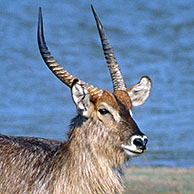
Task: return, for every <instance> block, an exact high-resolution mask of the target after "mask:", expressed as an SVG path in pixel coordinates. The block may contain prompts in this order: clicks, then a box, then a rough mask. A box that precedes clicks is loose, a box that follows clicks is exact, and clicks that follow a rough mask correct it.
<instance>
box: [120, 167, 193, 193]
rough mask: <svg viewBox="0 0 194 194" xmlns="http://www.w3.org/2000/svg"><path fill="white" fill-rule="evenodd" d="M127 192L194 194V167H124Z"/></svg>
mask: <svg viewBox="0 0 194 194" xmlns="http://www.w3.org/2000/svg"><path fill="white" fill-rule="evenodd" d="M124 174H125V175H124V177H123V180H124V185H125V187H126V192H125V193H126V194H133V193H135V194H148V193H149V194H157V193H160V194H161V193H165V194H194V167H191V168H177V167H175V168H171V167H156V166H154V167H138V166H129V167H127V168H125V169H124Z"/></svg>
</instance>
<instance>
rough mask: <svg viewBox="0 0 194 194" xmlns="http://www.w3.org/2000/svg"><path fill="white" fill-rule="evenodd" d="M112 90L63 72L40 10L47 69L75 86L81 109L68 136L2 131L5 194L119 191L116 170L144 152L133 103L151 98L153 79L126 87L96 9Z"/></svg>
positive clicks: (0, 185) (0, 177)
mask: <svg viewBox="0 0 194 194" xmlns="http://www.w3.org/2000/svg"><path fill="white" fill-rule="evenodd" d="M92 11H93V14H94V18H95V21H96V23H97V27H98V32H99V34H100V38H101V42H102V47H103V50H104V55H105V58H106V62H107V64H108V68H109V70H110V75H111V78H112V83H113V88H114V92H113V93H112V92H110V91H108V90H100V89H98V88H97V87H94V86H92V85H89V84H87V83H85V82H83V81H81V80H80V79H78V78H76V77H74V76H73V75H71V74H70V73H68V72H67V71H65V70H64V69H63V68H62V67H61V66H60V65H59V64H58V63H57V62H56V60H55V59H54V58H53V57H52V56H51V53H50V52H49V50H48V48H47V45H46V42H45V39H44V35H43V21H42V13H41V8H40V10H39V19H38V45H39V49H40V53H41V56H42V58H43V60H44V62H45V63H46V65H47V66H48V67H49V69H50V70H51V71H52V72H53V73H54V74H55V75H56V76H57V77H58V78H59V79H60V80H61V81H62V82H63V83H64V84H66V85H67V86H68V87H70V89H71V94H72V99H73V101H74V103H75V105H76V107H77V112H78V114H77V116H76V117H75V118H74V119H72V121H71V125H70V131H69V134H68V140H67V141H66V142H59V141H54V140H47V139H43V138H33V137H13V136H5V135H0V193H1V194H25V193H27V194H62V193H63V194H116V193H117V194H121V193H123V192H124V187H123V185H122V181H121V178H120V177H119V175H118V173H117V172H118V169H120V168H122V166H123V164H124V163H125V162H126V161H127V160H128V159H129V158H130V157H131V156H137V155H140V154H142V153H143V152H145V150H146V143H147V141H148V139H147V137H146V136H145V135H144V134H143V133H142V132H141V131H140V130H139V128H138V126H137V124H136V123H135V121H134V120H133V118H132V106H139V105H142V104H143V103H144V102H145V100H146V99H147V97H148V96H149V93H150V89H151V80H150V79H149V78H148V77H147V76H143V77H142V78H141V79H140V81H139V82H138V83H137V84H135V85H134V86H132V87H131V88H130V89H128V90H127V88H126V85H125V82H124V79H123V76H122V74H121V71H120V69H119V65H118V63H117V61H116V59H115V56H114V53H113V50H112V48H111V46H110V44H109V42H108V40H107V37H106V35H105V33H104V29H103V26H102V24H101V22H100V20H99V18H98V16H97V15H96V12H95V10H94V8H93V7H92Z"/></svg>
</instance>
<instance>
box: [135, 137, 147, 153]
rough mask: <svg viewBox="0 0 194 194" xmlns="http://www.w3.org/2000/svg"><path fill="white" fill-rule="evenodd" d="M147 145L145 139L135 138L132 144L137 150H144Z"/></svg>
mask: <svg viewBox="0 0 194 194" xmlns="http://www.w3.org/2000/svg"><path fill="white" fill-rule="evenodd" d="M147 143H148V139H147V138H144V139H143V138H135V139H134V141H133V144H134V145H136V146H137V148H138V149H141V150H145V149H146V144H147Z"/></svg>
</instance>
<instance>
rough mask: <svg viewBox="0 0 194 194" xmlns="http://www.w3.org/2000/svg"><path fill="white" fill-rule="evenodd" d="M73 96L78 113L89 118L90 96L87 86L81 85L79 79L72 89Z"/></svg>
mask: <svg viewBox="0 0 194 194" xmlns="http://www.w3.org/2000/svg"><path fill="white" fill-rule="evenodd" d="M71 95H72V98H73V101H74V103H75V105H76V107H77V110H78V112H79V113H80V114H81V115H82V116H84V117H88V114H89V107H90V94H89V92H88V89H87V87H86V85H84V84H81V83H80V81H79V80H77V79H76V80H74V82H73V84H72V87H71Z"/></svg>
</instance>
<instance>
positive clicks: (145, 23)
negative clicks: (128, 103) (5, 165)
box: [0, 0, 194, 167]
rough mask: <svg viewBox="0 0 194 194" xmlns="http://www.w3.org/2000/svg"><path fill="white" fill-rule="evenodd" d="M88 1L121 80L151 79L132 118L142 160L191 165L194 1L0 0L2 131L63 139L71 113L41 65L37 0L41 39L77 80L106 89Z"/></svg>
mask: <svg viewBox="0 0 194 194" xmlns="http://www.w3.org/2000/svg"><path fill="white" fill-rule="evenodd" d="M90 4H93V5H94V6H95V8H96V10H97V12H98V14H99V16H100V18H101V20H102V21H103V24H104V27H105V30H106V33H107V35H108V38H109V40H110V42H111V45H112V47H113V49H114V52H115V55H116V57H117V60H118V62H119V64H120V67H121V70H122V72H123V75H124V78H125V81H126V83H127V86H128V87H130V86H132V85H133V84H135V83H136V82H138V81H139V79H140V77H141V76H142V75H148V76H150V77H151V79H152V82H153V88H152V92H151V96H150V98H149V99H148V101H147V102H146V103H145V105H143V106H141V107H135V108H134V110H133V113H134V118H135V120H136V122H137V123H138V125H139V127H140V128H141V130H142V131H143V132H144V133H145V134H146V135H147V136H148V137H149V144H148V151H147V153H146V154H144V155H142V156H141V157H139V158H135V159H133V160H132V162H131V164H132V165H140V166H170V167H193V166H194V1H189V0H187V1H181V0H171V1H169V0H163V1H159V0H152V1H146V0H138V1H136V0H130V1H129V0H122V1H118V0H117V1H116V0H112V1H108V0H104V1H89V0H88V1H85V0H80V1H75V0H72V1H67V0H57V1H32V0H31V1H30V0H26V1H20V0H15V1H11V0H7V1H4V0H1V1H0V133H3V134H7V135H23V136H36V137H44V138H50V139H57V140H65V139H66V138H67V135H66V133H67V132H68V129H69V123H70V120H71V118H73V117H74V116H75V115H76V108H75V106H74V104H73V102H72V99H71V95H70V90H69V89H68V88H67V87H66V86H65V85H63V84H62V83H61V82H60V81H59V80H58V79H57V78H56V77H55V76H53V75H52V73H51V72H50V71H49V70H48V68H47V67H46V65H45V64H44V63H43V61H42V59H41V57H40V54H39V51H38V47H37V39H36V30H37V15H38V7H39V6H41V7H42V10H43V16H44V26H45V34H46V40H47V44H48V46H49V49H50V50H51V51H52V54H53V55H54V56H55V58H56V59H57V60H58V62H59V63H60V64H61V65H62V66H63V67H65V69H67V70H68V71H70V72H71V73H73V74H74V75H75V76H77V77H79V78H80V79H82V80H84V81H86V82H88V83H89V84H93V85H95V86H98V87H99V88H102V89H108V90H110V91H112V84H111V81H110V76H109V73H108V70H107V66H106V63H105V60H104V56H103V53H102V49H101V45H100V41H99V37H98V34H97V29H96V26H95V22H94V19H93V16H92V12H91V9H90Z"/></svg>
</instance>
